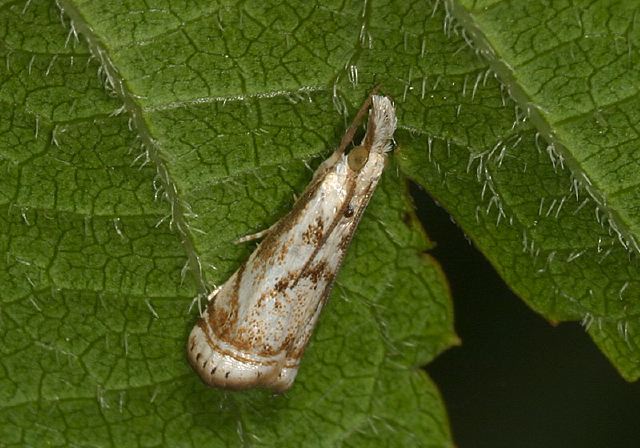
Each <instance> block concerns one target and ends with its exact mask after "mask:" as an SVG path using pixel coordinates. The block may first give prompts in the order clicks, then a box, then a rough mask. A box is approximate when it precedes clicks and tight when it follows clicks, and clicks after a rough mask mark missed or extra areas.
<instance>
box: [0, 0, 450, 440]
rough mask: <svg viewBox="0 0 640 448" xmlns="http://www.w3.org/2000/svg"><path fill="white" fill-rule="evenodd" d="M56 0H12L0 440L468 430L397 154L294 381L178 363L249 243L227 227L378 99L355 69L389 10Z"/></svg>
mask: <svg viewBox="0 0 640 448" xmlns="http://www.w3.org/2000/svg"><path fill="white" fill-rule="evenodd" d="M59 5H60V8H61V11H60V10H58V8H57V7H56V6H55V4H54V3H53V2H46V1H31V2H26V3H20V4H18V3H15V2H5V3H4V4H3V5H2V8H1V9H0V30H2V34H3V42H2V44H0V51H1V52H2V56H3V57H4V62H5V63H4V64H3V65H1V66H0V82H1V83H2V88H1V90H0V101H1V103H2V105H3V107H2V108H0V115H1V116H2V119H1V120H0V126H1V127H2V132H1V135H2V136H3V138H2V140H0V164H1V165H2V166H1V169H2V172H3V176H2V180H1V181H0V206H1V207H2V209H3V213H2V214H0V229H2V232H1V237H0V244H1V247H2V249H3V252H4V253H5V256H4V257H3V258H2V259H1V261H0V285H2V296H1V300H0V336H1V337H2V344H1V345H0V347H1V348H0V350H1V352H0V353H2V357H1V362H0V366H1V367H2V368H1V369H0V440H2V444H3V445H7V446H11V445H21V446H22V445H28V446H32V445H33V446H38V445H63V446H69V445H98V446H106V445H114V446H132V445H167V446H178V445H179V446H188V445H203V444H206V445H207V446H211V445H213V446H236V445H254V444H255V445H274V444H276V443H277V444H278V445H280V446H301V445H302V446H316V445H318V446H335V445H349V446H371V444H372V443H374V444H383V445H389V446H416V445H428V446H452V442H451V436H450V430H449V428H448V422H447V418H446V414H445V411H444V406H443V403H442V401H441V399H440V397H439V394H438V392H437V390H436V388H435V387H434V385H433V384H432V383H431V381H430V380H429V378H428V377H427V376H426V374H425V373H424V372H423V371H421V370H420V369H419V367H420V366H422V365H424V364H425V363H427V362H428V361H430V360H431V359H433V358H434V357H435V356H436V355H437V354H438V353H439V352H441V351H442V350H444V349H445V348H446V347H448V346H450V345H452V344H454V343H456V342H457V339H456V337H455V335H454V333H453V329H452V309H451V303H450V298H449V291H448V287H447V285H446V282H445V279H444V276H443V274H442V273H441V271H440V269H439V267H438V265H437V264H436V263H435V261H434V260H432V259H431V258H429V257H428V256H426V255H424V254H423V252H424V251H425V250H426V249H428V248H429V247H430V243H429V242H428V240H427V238H426V236H425V235H424V233H423V231H422V229H421V228H420V225H419V224H418V223H417V221H416V220H415V218H414V217H413V215H412V205H411V202H410V200H409V197H408V193H407V189H406V178H405V177H404V175H403V174H401V173H400V172H399V167H398V166H397V164H396V163H395V161H394V160H392V161H391V163H390V166H389V167H388V170H387V172H386V174H385V176H384V178H383V181H382V183H381V185H380V187H379V188H378V191H377V192H376V194H375V196H374V198H373V200H372V203H371V205H370V207H369V209H368V210H367V213H366V216H365V217H364V219H363V221H362V223H361V225H360V229H359V230H358V232H357V235H356V238H355V240H354V243H353V245H352V247H351V249H350V251H349V254H348V256H347V259H346V262H345V265H344V268H343V270H342V272H341V273H340V275H339V277H338V280H337V284H336V287H335V288H334V292H333V294H332V298H331V301H330V302H329V304H328V306H327V307H326V309H325V311H324V313H323V316H322V318H321V322H320V324H319V326H318V329H317V331H316V334H315V335H314V337H313V340H312V342H311V344H310V346H309V348H308V350H307V353H306V355H305V358H304V361H303V365H302V368H301V371H300V374H299V377H298V379H297V381H296V384H295V385H294V387H293V389H292V390H291V391H290V392H288V393H287V394H285V395H283V396H273V395H272V394H270V393H268V392H266V391H248V392H242V393H232V392H225V391H220V390H213V389H209V388H207V387H205V386H204V385H203V384H202V383H201V382H200V380H199V379H198V377H197V376H196V375H195V374H194V373H193V372H192V371H191V369H190V368H189V366H188V364H187V362H186V359H185V346H186V337H187V334H188V332H189V331H190V328H191V326H192V325H193V324H194V322H195V319H196V316H197V307H195V306H194V307H193V309H191V310H190V305H192V303H193V298H194V297H197V296H198V294H200V293H202V292H203V291H204V289H205V288H211V287H213V285H214V284H220V283H221V282H223V281H225V280H226V278H228V276H229V275H230V274H231V273H232V272H233V271H234V270H235V269H236V268H237V267H238V266H239V264H240V263H241V262H242V261H243V260H244V259H246V257H247V256H248V254H249V253H250V252H251V250H252V249H253V247H252V246H251V245H234V244H233V243H232V241H233V240H235V239H236V238H238V237H239V236H242V235H245V234H247V233H251V232H254V231H257V230H261V229H264V228H266V227H267V226H269V225H270V224H272V223H273V222H274V221H276V220H277V219H278V218H279V217H281V216H282V215H283V214H284V213H286V211H287V210H288V209H289V208H290V207H291V205H292V203H293V197H294V195H295V194H296V193H299V192H300V191H302V189H303V188H304V186H305V185H306V183H307V182H308V181H309V179H310V178H311V175H312V171H311V170H310V169H309V167H308V166H309V165H317V164H318V163H319V162H320V161H321V160H322V158H324V157H326V155H327V154H329V153H330V152H331V150H332V148H333V147H335V145H336V144H337V142H338V141H339V139H340V137H341V134H342V132H344V129H345V127H346V123H347V122H348V120H349V119H350V117H352V116H353V113H354V110H355V109H356V108H357V107H358V106H359V103H361V102H362V101H363V100H364V98H365V97H366V95H367V93H368V92H367V91H368V89H369V85H370V84H371V83H369V82H366V83H363V84H361V85H359V87H358V89H354V88H352V87H350V86H349V85H348V84H346V83H345V80H346V79H347V77H346V72H345V71H344V70H343V68H342V67H343V66H344V64H345V62H346V61H348V60H352V59H353V62H354V63H355V58H357V57H359V55H360V53H365V52H366V49H365V48H364V47H362V46H361V43H360V40H359V39H360V37H359V35H360V29H359V26H360V25H361V24H363V23H364V24H367V22H368V21H369V20H370V19H373V18H376V16H377V14H378V13H374V11H371V10H369V9H367V10H366V11H365V12H364V17H363V12H362V10H361V6H360V5H356V6H353V7H351V6H349V7H344V6H340V5H338V6H336V5H325V6H323V7H314V6H306V5H304V4H301V5H296V6H295V7H291V6H287V5H283V6H280V4H279V2H278V3H274V5H271V6H269V5H262V6H257V5H249V4H244V5H236V4H235V3H233V2H232V3H229V4H222V5H204V6H203V7H202V8H199V7H198V6H197V5H188V6H187V5H184V6H181V7H177V6H175V5H173V4H172V5H171V9H169V7H168V6H167V7H159V6H156V7H148V8H147V6H146V5H140V6H134V5H132V4H126V5H125V4H120V3H119V2H114V3H106V2H71V1H63V2H60V4H59ZM176 8H177V9H176ZM385 8H387V7H385ZM375 20H380V18H376V19H375ZM354 23H357V24H358V26H357V27H354ZM367 26H369V25H367ZM378 26H380V25H376V27H378ZM377 32H378V31H376V28H375V27H374V26H373V25H371V33H374V34H375V33H377ZM78 34H79V35H78ZM363 57H364V55H363ZM368 76H373V72H371V73H370V74H369V75H368ZM334 83H335V85H336V86H337V91H338V92H342V91H344V92H345V93H344V95H340V96H338V95H336V96H335V97H334V95H333V85H334ZM334 100H336V101H337V103H336V104H338V105H339V106H342V107H343V109H342V114H340V113H338V112H337V111H336V109H335V105H334ZM154 198H155V199H154Z"/></svg>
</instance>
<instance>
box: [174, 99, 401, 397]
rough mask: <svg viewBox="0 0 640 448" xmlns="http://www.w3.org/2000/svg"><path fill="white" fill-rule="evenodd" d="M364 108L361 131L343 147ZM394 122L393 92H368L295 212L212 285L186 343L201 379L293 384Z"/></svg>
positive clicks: (278, 386) (242, 385) (229, 384)
mask: <svg viewBox="0 0 640 448" xmlns="http://www.w3.org/2000/svg"><path fill="white" fill-rule="evenodd" d="M367 111H369V120H368V123H367V130H366V134H365V136H364V139H363V140H362V143H361V144H360V146H357V147H355V148H352V149H351V150H350V151H347V146H349V145H350V143H351V141H352V140H353V138H354V134H355V133H356V130H357V127H358V126H359V124H360V122H361V121H362V120H363V118H364V116H365V115H366V113H367ZM395 128H396V114H395V109H394V106H393V103H392V102H391V100H390V99H389V98H387V97H385V96H380V95H371V96H369V98H368V99H367V101H366V102H365V103H364V104H363V106H362V107H361V109H360V111H359V112H358V114H357V115H356V118H355V119H354V122H353V123H352V124H351V126H350V127H349V129H348V130H347V132H346V134H345V136H344V137H343V138H342V141H341V143H340V146H339V147H338V149H337V150H336V151H335V152H334V153H333V154H332V155H331V156H330V157H329V158H328V159H327V160H326V161H324V162H323V163H322V164H321V165H320V166H319V167H318V169H317V171H316V172H315V173H314V175H313V179H312V180H311V183H310V184H309V186H308V187H307V188H306V190H305V191H304V193H303V194H302V196H300V198H299V199H298V200H297V201H296V203H295V205H294V206H293V210H292V211H291V212H290V213H289V214H288V215H287V216H285V217H284V218H282V219H281V220H280V221H278V222H277V223H275V224H274V225H273V226H272V227H271V228H269V229H268V230H267V231H266V236H265V238H264V240H263V241H262V242H261V243H260V245H259V246H258V247H257V248H256V250H255V251H254V252H253V253H252V254H251V256H250V257H249V259H248V260H247V261H246V262H245V263H244V264H243V265H242V266H240V268H239V269H238V270H237V271H236V272H235V273H234V274H233V275H232V276H231V278H230V279H229V280H227V282H226V283H225V284H224V285H222V286H221V287H220V288H218V289H216V290H215V291H214V292H213V293H211V295H210V296H209V304H208V306H207V308H206V310H205V311H204V312H203V313H202V315H201V317H200V319H199V320H198V322H197V323H196V325H195V326H194V327H193V330H192V331H191V334H190V335H189V340H188V343H187V351H188V358H189V362H190V363H191V365H192V366H193V368H194V370H195V371H196V372H198V374H199V375H200V377H201V378H202V379H203V381H204V382H205V383H207V384H209V385H211V386H217V387H223V388H228V389H247V388H251V387H267V388H270V389H273V390H274V391H276V392H284V391H286V390H287V389H289V388H290V387H291V385H292V384H293V381H294V380H295V377H296V374H297V373H298V367H299V365H300V359H301V357H302V354H303V352H304V350H305V347H306V346H307V343H308V342H309V338H310V337H311V333H312V332H313V328H314V326H315V324H316V321H317V320H318V316H319V314H320V311H321V310H322V307H323V305H324V304H325V302H326V301H327V297H328V295H329V291H330V290H331V286H332V284H333V281H334V279H335V277H336V274H337V272H338V270H339V268H340V264H341V262H342V259H343V258H344V255H345V252H346V250H347V247H348V246H349V243H350V242H351V238H352V237H353V234H354V232H355V230H356V227H357V225H358V222H359V221H360V218H361V217H362V213H363V212H364V209H365V208H366V207H367V204H368V203H369V200H370V199H371V195H372V194H373V191H374V190H375V188H376V185H377V184H378V181H379V180H380V176H381V175H382V171H383V170H384V167H385V162H386V157H387V153H388V152H389V151H390V150H391V146H392V140H393V132H394V131H395ZM246 239H247V238H245V240H246Z"/></svg>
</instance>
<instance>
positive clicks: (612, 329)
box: [403, 0, 640, 380]
mask: <svg viewBox="0 0 640 448" xmlns="http://www.w3.org/2000/svg"><path fill="white" fill-rule="evenodd" d="M450 7H451V14H452V17H455V18H456V20H457V22H456V23H458V25H457V26H458V27H457V28H455V27H454V28H452V32H454V33H455V32H456V31H457V32H460V33H464V35H465V36H466V38H467V39H469V40H470V41H472V42H473V45H474V46H475V47H476V48H477V49H478V51H479V52H481V53H483V54H485V56H486V58H487V60H488V64H487V66H485V67H484V68H483V70H485V69H488V70H490V71H488V72H485V73H484V74H483V73H482V71H478V72H476V73H473V72H472V73H468V74H466V75H465V76H464V80H463V81H462V85H463V88H462V92H459V91H458V92H456V93H454V94H453V95H455V97H456V99H455V100H454V101H455V102H456V103H457V104H458V106H457V107H458V109H457V111H456V114H457V118H456V122H457V126H456V127H455V128H451V127H447V128H446V129H445V130H444V132H442V131H441V130H440V129H442V128H443V126H442V125H441V124H440V123H439V120H438V117H433V120H432V121H430V122H429V124H428V125H427V126H426V129H425V128H424V127H423V126H421V123H420V122H415V123H409V121H408V120H407V121H405V123H406V124H407V126H409V127H415V128H417V130H418V132H424V133H426V135H428V136H429V137H428V138H429V139H431V140H432V143H430V148H431V149H430V150H429V151H430V156H429V157H428V158H427V160H425V158H424V157H421V156H420V154H419V151H420V148H421V147H424V144H423V142H420V141H419V140H418V139H416V141H414V143H412V144H411V147H412V148H415V151H413V152H409V151H407V157H406V159H405V161H404V163H403V167H405V168H406V172H407V173H413V174H412V175H413V176H415V177H416V178H417V179H419V181H421V182H424V183H425V184H427V185H428V188H429V190H430V191H431V192H432V194H433V195H434V196H436V197H437V198H438V199H439V200H441V201H442V203H443V204H445V205H446V207H447V208H448V209H449V210H450V211H451V213H452V214H453V215H454V216H455V218H456V220H457V221H458V222H459V223H460V224H461V226H462V227H463V228H464V229H465V231H466V232H467V233H468V234H469V235H470V236H471V238H472V239H473V241H474V242H475V243H476V244H477V245H478V247H480V249H481V250H482V251H483V252H484V253H485V255H486V256H487V257H488V258H489V259H490V261H491V262H492V263H493V264H494V266H495V267H496V268H497V270H498V271H499V272H500V274H501V275H502V276H503V277H504V278H505V280H506V281H507V282H508V284H509V285H510V286H511V288H513V289H514V290H515V291H516V292H517V293H518V294H519V295H520V296H521V297H523V298H524V299H525V301H526V302H527V303H528V304H529V305H530V306H531V307H532V308H533V309H535V310H536V311H538V312H540V313H542V314H543V315H545V316H546V317H547V318H548V319H550V320H552V321H561V320H582V322H583V324H584V325H585V327H586V328H587V330H588V331H589V334H590V335H591V337H592V338H593V340H594V341H595V342H596V344H598V346H599V347H600V348H601V350H602V351H603V352H604V353H605V354H606V355H607V356H608V357H609V359H610V360H611V361H612V362H613V364H614V365H615V366H616V367H617V368H618V370H619V371H620V373H621V374H622V375H623V376H624V377H625V378H627V379H629V380H635V379H638V378H639V377H640V320H639V319H638V316H639V311H640V301H639V300H638V297H639V294H640V265H639V257H638V255H639V253H640V245H639V242H640V177H639V176H638V172H639V171H638V160H639V159H640V138H639V135H640V107H639V106H640V95H639V92H640V71H639V70H638V69H637V67H638V66H639V65H640V50H639V45H640V28H639V27H638V25H637V24H636V17H637V16H638V14H639V13H640V9H639V5H638V3H637V2H633V1H616V2H611V1H603V0H602V1H596V2H589V3H587V2H578V4H573V3H570V2H563V1H555V2H552V4H551V5H549V4H548V3H547V2H527V3H526V5H519V6H518V7H514V6H513V5H511V4H510V3H508V2H480V1H478V2H468V1H461V2H451V4H450ZM505 24H508V26H505ZM491 72H493V73H496V74H497V77H498V78H499V79H500V80H501V82H502V84H501V85H500V86H499V87H500V88H501V89H502V92H503V93H504V92H505V91H506V92H509V93H510V94H511V96H512V98H513V102H512V101H511V100H506V99H504V98H502V99H501V98H500V97H497V95H496V91H497V89H496V85H495V84H496V83H495V82H491V81H489V82H486V83H485V81H487V78H486V74H491ZM458 83H460V81H458ZM465 93H466V94H465ZM470 93H471V94H470ZM500 101H502V102H504V103H505V107H504V108H500V107H499V102H500ZM514 102H515V103H514ZM496 103H498V104H496ZM514 105H515V115H514V114H509V109H511V108H513V107H514ZM430 118H432V117H431V116H430ZM483 132H485V133H484V134H483Z"/></svg>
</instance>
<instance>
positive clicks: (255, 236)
mask: <svg viewBox="0 0 640 448" xmlns="http://www.w3.org/2000/svg"><path fill="white" fill-rule="evenodd" d="M274 225H275V224H274ZM271 229H273V226H271V227H269V228H267V229H264V230H261V231H259V232H256V233H252V234H249V235H245V236H241V237H240V238H238V239H237V240H235V241H234V242H233V244H241V243H246V242H249V241H255V240H259V239H261V238H262V237H264V236H265V235H266V234H267V233H269V232H271Z"/></svg>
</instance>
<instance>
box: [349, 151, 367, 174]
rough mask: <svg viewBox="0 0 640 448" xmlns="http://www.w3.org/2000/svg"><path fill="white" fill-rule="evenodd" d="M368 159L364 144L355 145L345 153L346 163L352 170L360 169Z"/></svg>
mask: <svg viewBox="0 0 640 448" xmlns="http://www.w3.org/2000/svg"><path fill="white" fill-rule="evenodd" d="M367 160H369V150H368V149H367V148H365V147H364V146H356V147H355V148H353V149H352V150H351V151H350V152H349V154H348V155H347V163H348V164H349V168H351V170H352V171H360V170H361V169H362V167H363V166H365V164H366V163H367Z"/></svg>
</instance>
